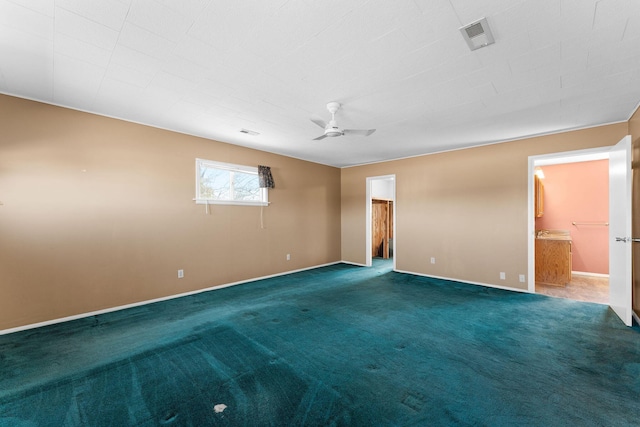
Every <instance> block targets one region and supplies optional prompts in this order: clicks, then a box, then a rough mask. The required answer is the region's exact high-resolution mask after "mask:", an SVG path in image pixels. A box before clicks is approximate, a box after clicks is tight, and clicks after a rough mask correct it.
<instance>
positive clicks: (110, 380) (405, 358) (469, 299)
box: [0, 261, 640, 427]
mask: <svg viewBox="0 0 640 427" xmlns="http://www.w3.org/2000/svg"><path fill="white" fill-rule="evenodd" d="M389 267H390V266H389V264H388V263H384V262H380V261H376V262H375V264H374V267H373V268H370V269H366V268H362V267H354V266H348V265H344V264H339V265H335V266H330V267H324V268H319V269H314V270H310V271H306V272H301V273H296V274H291V275H287V276H282V277H277V278H272V279H267V280H262V281H257V282H252V283H248V284H244V285H240V286H235V287H231V288H226V289H221V290H217V291H213V292H206V293H202V294H198V295H194V296H189V297H184V298H179V299H174V300H171V301H166V302H162V303H156V304H151V305H147V306H144V307H138V308H133V309H128V310H123V311H119V312H114V313H109V314H104V315H100V316H94V317H90V318H86V319H82V320H77V321H73V322H68V323H65V324H59V325H54V326H49V327H44V328H39V329H35V330H29V331H24V332H20V333H15V334H10V335H5V336H0V426H12V427H14V426H119V427H120V426H198V427H200V426H217V425H220V426H287V425H295V426H302V425H310V426H316V425H320V426H331V425H334V426H341V425H359V426H378V425H381V426H391V425H394V426H395V425H400V426H431V425H433V426H481V425H486V426H569V425H571V426H578V425H579V426H631V425H640V330H639V329H638V327H634V328H627V327H625V326H624V325H623V324H622V323H621V322H620V321H619V320H617V318H616V317H615V315H614V314H613V312H612V311H611V310H610V309H609V308H608V307H606V306H602V305H597V304H588V303H579V302H573V301H569V300H562V299H554V298H548V297H545V296H540V295H531V294H522V293H515V292H507V291H502V290H498V289H492V288H485V287H481V286H472V285H465V284H461V283H456V282H449V281H444V280H436V279H429V278H424V277H417V276H412V275H409V274H401V273H394V272H391V271H390V268H389Z"/></svg>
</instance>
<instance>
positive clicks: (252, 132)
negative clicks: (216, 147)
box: [240, 129, 260, 136]
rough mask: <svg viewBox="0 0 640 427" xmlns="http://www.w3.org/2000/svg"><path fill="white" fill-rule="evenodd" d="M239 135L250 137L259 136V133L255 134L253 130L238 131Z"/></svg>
mask: <svg viewBox="0 0 640 427" xmlns="http://www.w3.org/2000/svg"><path fill="white" fill-rule="evenodd" d="M240 133H245V134H247V135H251V136H256V135H260V133H259V132H256V131H255V130H249V129H240Z"/></svg>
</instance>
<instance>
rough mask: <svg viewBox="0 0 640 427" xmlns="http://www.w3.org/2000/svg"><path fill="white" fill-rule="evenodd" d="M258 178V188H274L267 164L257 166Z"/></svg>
mask: <svg viewBox="0 0 640 427" xmlns="http://www.w3.org/2000/svg"><path fill="white" fill-rule="evenodd" d="M258 179H259V180H260V188H275V186H276V184H275V183H274V182H273V176H272V175H271V168H270V167H269V166H258Z"/></svg>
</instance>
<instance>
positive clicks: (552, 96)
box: [0, 0, 640, 166]
mask: <svg viewBox="0 0 640 427" xmlns="http://www.w3.org/2000/svg"><path fill="white" fill-rule="evenodd" d="M484 16H486V17H487V19H488V21H489V24H490V26H491V28H492V30H493V34H494V37H495V39H496V43H495V44H493V45H491V46H488V47H485V48H482V49H479V50H476V51H473V52H472V51H470V50H469V48H468V47H467V45H466V43H465V41H464V40H463V38H462V35H461V34H460V32H459V30H458V28H459V27H461V26H462V25H466V24H468V23H470V22H472V21H475V20H477V19H479V18H481V17H484ZM0 92H3V93H7V94H11V95H16V96H20V97H25V98H30V99H35V100H39V101H43V102H47V103H52V104H56V105H62V106H66V107H70V108H75V109H79V110H84V111H90V112H94V113H98V114H102V115H107V116H112V117H118V118H122V119H125V120H130V121H134V122H139V123H144V124H148V125H151V126H157V127H161V128H166V129H171V130H175V131H178V132H184V133H187V134H192V135H197V136H202V137H205V138H210V139H215V140H218V141H223V142H229V143H232V144H238V145H243V146H247V147H252V148H257V149H261V150H266V151H270V152H275V153H279V154H284V155H288V156H293V157H297V158H302V159H306V160H311V161H314V162H318V163H324V164H329V165H334V166H346V165H354V164H362V163H368V162H374V161H381V160H387V159H394V158H400V157H406V156H412V155H418V154H424V153H431V152H437V151H443V150H449V149H456V148H462V147H469V146H473V145H478V144H487V143H492V142H498V141H504V140H510V139H516V138H521V137H525V136H530V135H537V134H542V133H549V132H555V131H560V130H567V129H574V128H581V127H587V126H594V125H599V124H604V123H611V122H617V121H623V120H627V119H628V118H629V116H630V114H631V113H632V112H633V110H634V109H635V107H636V106H637V104H638V101H640V1H637V0H601V1H595V0H396V1H389V0H368V1H365V0H322V1H320V0H268V1H266V0H254V1H238V0H189V1H184V0H181V1H179V0H93V1H89V0H15V1H8V0H0ZM329 101H338V102H340V103H342V104H343V108H342V109H341V110H340V111H339V112H338V114H337V117H336V118H337V121H338V124H339V125H340V126H341V127H344V128H356V129H368V128H376V129H377V131H376V132H375V133H374V134H373V135H371V136H369V137H358V136H342V137H338V138H326V139H324V140H322V141H312V139H313V138H315V137H317V136H319V135H321V134H322V132H323V131H322V129H321V128H319V127H318V126H317V125H315V124H314V123H312V122H311V121H310V118H311V117H318V116H319V117H321V118H322V119H324V120H328V119H329V118H330V116H329V112H328V111H327V110H326V104H327V102H329ZM243 128H244V129H249V130H252V131H256V132H259V133H260V134H259V135H256V136H251V135H246V134H243V133H240V129H243Z"/></svg>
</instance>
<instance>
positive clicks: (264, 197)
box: [193, 158, 269, 206]
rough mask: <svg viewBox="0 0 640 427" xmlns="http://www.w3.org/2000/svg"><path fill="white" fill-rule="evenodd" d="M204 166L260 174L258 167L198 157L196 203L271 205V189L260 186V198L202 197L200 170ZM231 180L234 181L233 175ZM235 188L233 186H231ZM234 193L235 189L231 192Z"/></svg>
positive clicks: (230, 172)
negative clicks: (222, 198) (226, 198)
mask: <svg viewBox="0 0 640 427" xmlns="http://www.w3.org/2000/svg"><path fill="white" fill-rule="evenodd" d="M202 167H207V168H212V169H218V170H224V171H228V172H229V174H232V173H233V172H240V173H244V174H249V175H256V177H257V176H258V167H254V166H245V165H236V164H233V163H225V162H218V161H215V160H207V159H200V158H196V197H195V198H194V199H193V200H194V201H195V202H196V204H199V205H205V204H207V205H238V206H268V205H269V191H268V190H269V189H268V188H260V200H221V199H207V198H203V197H200V170H201V168H202ZM230 182H231V183H233V179H232V177H230ZM231 190H233V187H231ZM231 194H233V191H232V192H231Z"/></svg>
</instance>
